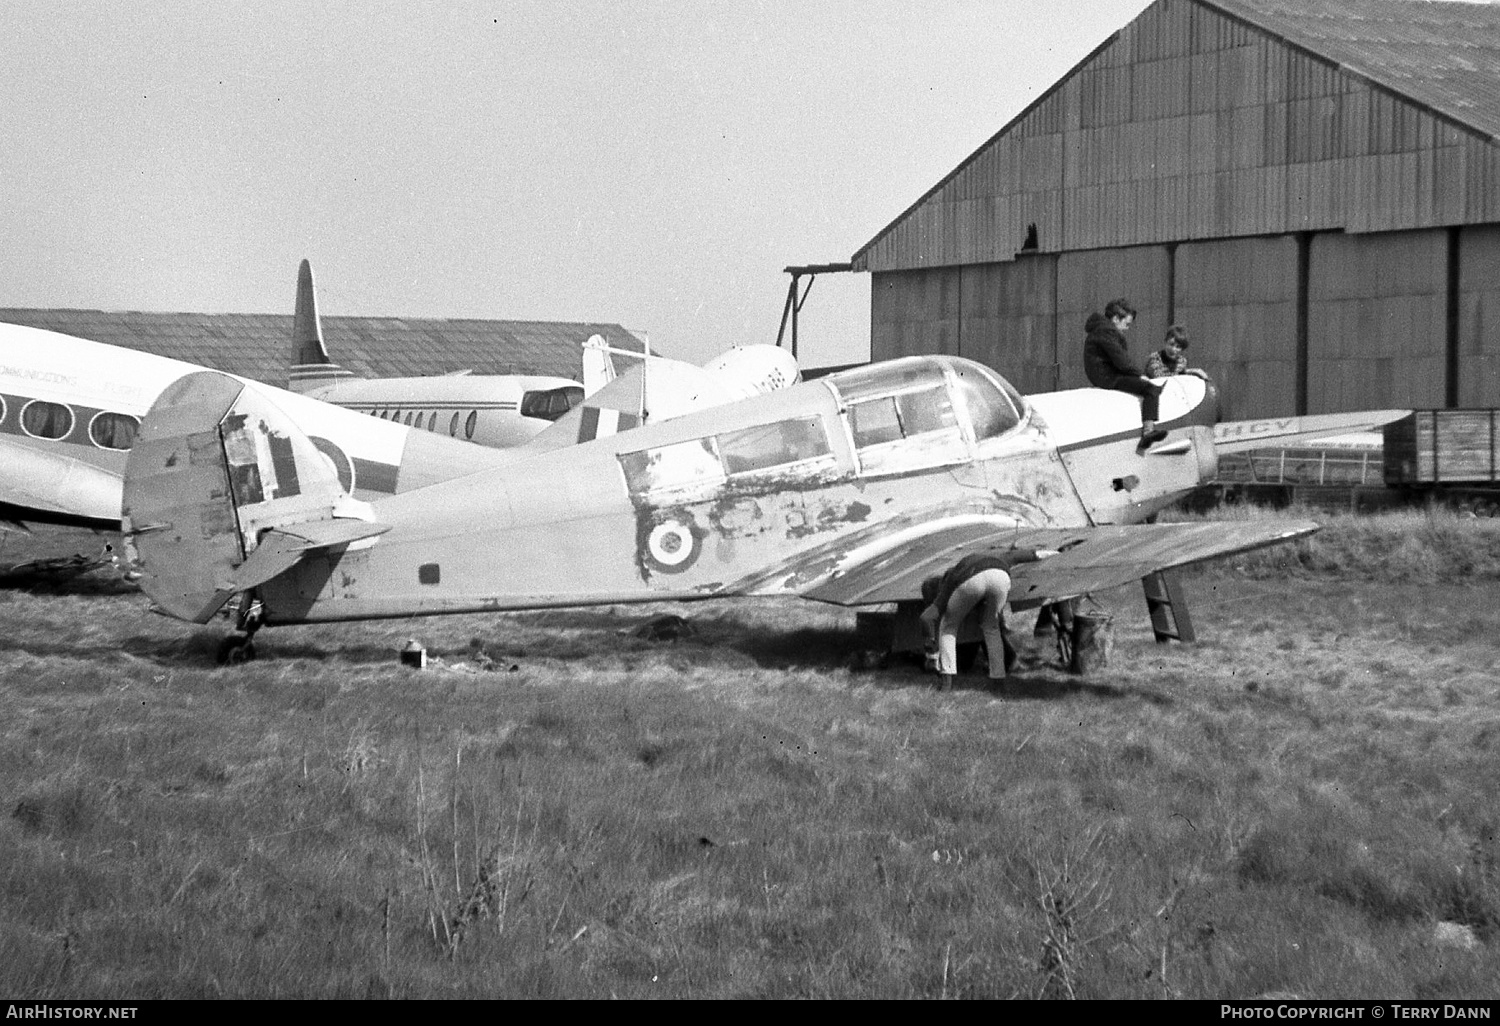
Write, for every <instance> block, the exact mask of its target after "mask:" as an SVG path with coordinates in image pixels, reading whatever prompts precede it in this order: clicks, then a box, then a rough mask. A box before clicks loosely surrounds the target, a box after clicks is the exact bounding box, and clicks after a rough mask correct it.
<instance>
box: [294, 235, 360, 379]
mask: <svg viewBox="0 0 1500 1026" xmlns="http://www.w3.org/2000/svg"><path fill="white" fill-rule="evenodd" d="M353 376H354V375H353V373H352V372H350V371H346V370H345V369H344V368H342V367H340V366H339V365H338V364H336V363H334V362H333V361H332V360H330V359H329V358H328V347H327V346H325V345H324V344H323V322H322V321H321V320H320V319H319V318H318V295H317V292H316V291H315V290H314V288H313V273H312V264H310V263H308V262H307V261H306V260H304V261H302V266H300V267H298V268H297V315H296V317H294V318H293V320H292V366H291V370H290V371H289V372H288V375H287V383H286V387H287V388H289V389H291V390H292V391H293V392H311V391H312V390H313V389H315V388H321V387H323V386H324V385H331V384H333V383H334V382H335V381H338V380H339V379H341V378H352V377H353Z"/></svg>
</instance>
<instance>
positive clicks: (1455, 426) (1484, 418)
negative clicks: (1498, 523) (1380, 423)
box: [1384, 409, 1500, 517]
mask: <svg viewBox="0 0 1500 1026" xmlns="http://www.w3.org/2000/svg"><path fill="white" fill-rule="evenodd" d="M1384 433H1385V459H1384V468H1385V483H1386V486H1387V487H1389V488H1392V489H1396V490H1398V491H1400V492H1402V493H1403V494H1405V495H1406V496H1408V497H1409V498H1411V499H1415V500H1418V501H1421V502H1424V503H1425V504H1427V505H1429V506H1436V505H1445V506H1451V507H1454V508H1457V509H1462V510H1466V511H1468V512H1471V513H1474V514H1475V515H1477V516H1489V517H1492V516H1496V515H1497V514H1500V451H1497V449H1496V441H1497V439H1500V411H1497V410H1494V409H1461V410H1414V411H1412V413H1411V414H1410V415H1409V416H1406V417H1403V418H1402V419H1401V420H1398V421H1394V422H1393V423H1390V424H1387V425H1386V426H1385V428H1384Z"/></svg>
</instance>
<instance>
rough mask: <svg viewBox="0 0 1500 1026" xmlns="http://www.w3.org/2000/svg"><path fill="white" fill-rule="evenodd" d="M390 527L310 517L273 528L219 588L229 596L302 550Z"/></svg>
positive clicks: (260, 580) (291, 562) (285, 566)
mask: <svg viewBox="0 0 1500 1026" xmlns="http://www.w3.org/2000/svg"><path fill="white" fill-rule="evenodd" d="M390 529H391V526H390V525H389V524H375V523H371V522H370V521H368V520H311V521H308V522H306V523H301V524H284V525H282V526H280V527H275V528H272V529H271V530H269V531H267V532H266V533H265V534H263V535H262V536H261V538H260V543H259V544H258V545H256V547H255V551H254V552H252V553H250V558H248V559H246V560H245V561H244V562H243V563H241V564H240V565H239V566H237V567H235V569H234V572H233V573H232V574H231V575H230V577H229V580H227V581H224V582H222V583H221V584H220V585H219V589H218V590H220V591H224V592H226V593H227V594H229V595H232V594H234V593H235V592H237V591H245V590H246V589H248V588H253V587H255V586H256V585H257V584H265V583H266V582H267V581H269V580H270V579H271V578H273V577H275V576H276V575H277V574H279V573H281V572H283V571H285V570H290V569H291V568H292V567H293V566H295V565H296V564H297V560H299V559H301V558H302V555H303V553H306V552H313V551H315V550H317V549H327V548H332V547H333V546H335V545H348V544H349V543H350V542H357V541H362V540H364V539H365V538H374V537H376V536H377V535H382V534H384V533H385V532H387V531H389V530H390Z"/></svg>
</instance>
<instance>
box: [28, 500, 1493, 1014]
mask: <svg viewBox="0 0 1500 1026" xmlns="http://www.w3.org/2000/svg"><path fill="white" fill-rule="evenodd" d="M1497 543H1500V525H1497V526H1491V525H1490V524H1489V523H1487V522H1482V521H1480V522H1474V521H1467V522H1466V521H1460V520H1457V519H1456V518H1453V519H1441V520H1437V521H1432V520H1426V519H1424V518H1415V519H1412V520H1410V521H1394V520H1389V521H1387V520H1381V519H1380V518H1366V519H1363V520H1358V521H1356V520H1354V519H1352V518H1349V519H1347V521H1346V522H1339V523H1330V525H1329V528H1328V529H1327V530H1325V532H1323V533H1322V534H1320V535H1319V536H1316V537H1315V538H1314V539H1313V540H1312V541H1311V542H1309V543H1305V544H1303V545H1300V546H1298V547H1295V548H1294V547H1285V548H1283V549H1281V550H1267V551H1266V552H1263V553H1253V554H1249V555H1247V556H1244V557H1240V558H1238V559H1233V560H1229V561H1226V562H1225V563H1224V564H1221V565H1220V566H1219V567H1218V568H1216V569H1215V570H1213V571H1212V572H1200V573H1198V574H1196V575H1193V576H1191V577H1189V578H1188V579H1187V580H1188V589H1189V592H1190V595H1191V597H1192V600H1193V606H1192V611H1193V615H1194V619H1195V622H1196V625H1197V628H1198V632H1199V638H1200V641H1199V643H1198V644H1196V645H1192V646H1183V645H1169V646H1158V645H1156V644H1154V643H1153V641H1152V640H1151V635H1150V632H1149V629H1148V625H1147V620H1146V616H1145V609H1144V604H1143V602H1142V600H1141V596H1140V591H1139V588H1128V589H1119V590H1117V591H1114V592H1110V593H1107V594H1104V595H1101V596H1099V599H1100V601H1101V602H1102V603H1103V605H1104V606H1105V607H1106V608H1107V609H1108V610H1109V611H1110V612H1112V613H1113V614H1114V617H1115V620H1114V625H1115V626H1114V636H1115V649H1114V657H1113V660H1112V662H1111V664H1110V665H1109V666H1108V667H1107V668H1105V669H1103V670H1101V671H1099V672H1098V673H1096V674H1094V675H1093V676H1091V677H1088V678H1076V677H1072V676H1070V675H1068V674H1066V673H1064V672H1062V671H1061V670H1060V669H1058V668H1057V667H1056V666H1055V665H1050V664H1048V663H1046V662H1045V659H1046V657H1047V656H1048V655H1049V654H1050V653H1049V648H1048V646H1046V645H1033V646H1032V649H1031V653H1030V655H1031V660H1030V663H1031V665H1030V666H1029V667H1028V668H1026V669H1023V670H1022V671H1020V672H1019V673H1018V674H1017V675H1016V677H1015V678H1014V679H1013V680H1012V682H1011V683H1010V684H1009V685H1007V687H1006V688H1005V690H1004V691H1003V692H1001V693H998V694H993V693H990V692H989V691H987V690H985V689H984V688H983V687H982V686H981V685H982V683H983V681H982V679H981V678H979V677H968V678H961V685H962V686H961V687H960V688H959V689H958V690H957V691H955V692H953V693H950V694H939V693H935V692H933V691H931V690H930V689H929V687H928V684H929V683H930V679H931V678H928V677H925V676H924V675H923V674H922V673H921V672H920V670H919V668H917V667H914V666H907V665H897V666H894V667H891V668H887V669H876V670H867V671H856V670H853V669H850V662H849V654H850V646H851V644H852V640H853V632H852V628H853V614H852V613H851V612H849V611H845V610H840V609H836V608H831V607H823V606H817V605H811V604H805V603H789V602H760V601H756V602H740V603H735V602H713V603H705V604H701V605H697V606H691V607H659V608H657V607H650V608H628V607H615V608H604V609H594V610H577V611H565V612H551V613H543V614H524V615H509V616H497V615H486V616H470V617H456V618H448V619H442V620H429V621H404V622H385V623H368V624H351V625H339V626H332V627H302V628H283V629H271V630H267V631H265V632H263V633H262V634H261V636H260V639H258V646H259V648H260V650H261V659H260V661H258V662H256V663H253V664H250V665H248V666H243V667H237V668H219V667H216V666H215V665H214V662H213V652H214V646H215V644H216V643H217V641H218V639H219V637H220V636H221V635H222V633H223V631H222V628H215V629H208V628H193V627H189V626H186V625H183V624H180V623H177V622H175V621H170V620H166V619H163V618H161V617H157V616H154V615H152V614H150V613H148V612H147V611H146V608H145V605H146V603H145V600H144V598H143V597H141V596H140V595H138V594H136V593H134V592H133V591H131V590H128V589H124V588H120V587H117V586H115V585H114V584H112V583H110V582H111V578H109V576H108V575H93V576H89V577H84V578H80V579H78V580H75V581H74V582H73V583H72V584H70V585H68V586H65V587H60V588H52V589H46V588H36V587H33V586H32V585H30V584H27V585H26V586H25V587H19V586H16V583H15V582H12V587H11V588H9V589H7V590H0V713H3V717H0V731H3V742H0V791H3V800H4V812H5V815H4V816H3V817H0V880H3V886H0V993H5V994H7V995H11V996H14V997H25V998H44V997H141V998H145V997H202V996H221V995H222V996H228V997H272V996H298V997H351V996H354V997H358V996H374V997H386V996H402V997H439V996H498V997H532V996H536V997H547V996H576V997H609V996H619V997H736V996H760V997H793V996H807V997H929V998H941V997H947V998H960V997H1010V996H1023V997H1031V996H1056V997H1067V996H1077V997H1109V998H1163V997H1166V998H1170V997H1194V998H1204V997H1253V996H1256V995H1263V994H1295V995H1299V996H1302V997H1308V998H1332V997H1354V996H1363V997H1371V996H1379V997H1408V998H1410V997H1425V998H1435V997H1439V998H1443V997H1446V998H1460V997H1491V998H1493V997H1495V996H1496V995H1497V994H1500V838H1497V836H1496V831H1497V827H1500V688H1497V686H1496V684H1497V679H1500V575H1497V573H1496V570H1495V568H1496V566H1497V565H1500V564H1497V558H1496V556H1495V553H1497V552H1500V544H1497ZM662 612H675V613H679V614H683V615H686V616H687V617H688V619H689V621H690V623H691V625H692V626H693V628H694V633H693V635H692V636H690V637H684V638H681V639H679V640H676V641H646V640H642V639H639V638H636V637H633V636H632V635H631V634H630V628H631V627H633V626H634V625H636V624H638V623H640V622H641V621H642V620H644V619H646V618H647V617H649V616H650V615H652V614H654V613H662ZM1029 622H1030V617H1026V616H1023V617H1020V618H1017V619H1016V621H1015V624H1016V626H1020V627H1027V626H1029ZM1027 633H1028V632H1027V631H1025V630H1021V631H1018V634H1019V635H1020V636H1021V637H1022V639H1023V640H1026V641H1029V640H1030V639H1028V638H1026V634H1027ZM409 637H417V638H420V639H422V640H423V641H424V643H425V644H426V645H427V646H428V649H429V652H430V653H432V655H433V656H434V657H435V665H434V666H432V667H431V668H429V669H428V670H426V671H421V672H418V671H413V670H409V669H405V668H402V667H401V666H399V665H398V664H397V662H396V658H395V653H396V651H397V649H398V648H399V647H400V646H401V645H402V644H403V643H404V642H405V641H406V639H407V638H409Z"/></svg>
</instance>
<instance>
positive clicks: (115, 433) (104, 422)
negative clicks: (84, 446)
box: [89, 413, 141, 449]
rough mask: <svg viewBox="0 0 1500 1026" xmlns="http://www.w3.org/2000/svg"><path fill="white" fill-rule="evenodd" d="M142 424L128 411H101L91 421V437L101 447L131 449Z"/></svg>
mask: <svg viewBox="0 0 1500 1026" xmlns="http://www.w3.org/2000/svg"><path fill="white" fill-rule="evenodd" d="M140 426H141V422H140V421H138V420H136V419H135V418H134V417H132V416H130V415H129V414H126V413H100V414H96V415H95V416H94V419H93V420H92V421H91V422H90V423H89V438H90V439H91V440H92V441H93V443H94V444H95V445H97V446H98V447H99V448H101V449H129V448H130V447H131V446H132V445H134V444H135V433H136V430H137V429H139V428H140Z"/></svg>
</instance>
